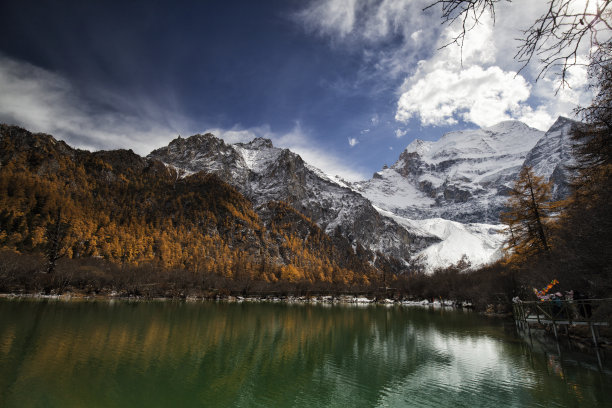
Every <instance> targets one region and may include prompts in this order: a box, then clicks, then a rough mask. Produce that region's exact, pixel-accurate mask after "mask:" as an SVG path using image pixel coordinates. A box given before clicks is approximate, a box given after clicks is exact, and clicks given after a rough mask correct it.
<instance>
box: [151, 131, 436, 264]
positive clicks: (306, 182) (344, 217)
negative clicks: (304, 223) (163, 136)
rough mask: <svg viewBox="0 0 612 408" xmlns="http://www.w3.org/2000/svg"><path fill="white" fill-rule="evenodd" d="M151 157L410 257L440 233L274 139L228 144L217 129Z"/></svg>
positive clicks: (396, 255) (366, 243)
mask: <svg viewBox="0 0 612 408" xmlns="http://www.w3.org/2000/svg"><path fill="white" fill-rule="evenodd" d="M149 157H150V158H154V159H158V160H160V161H162V162H164V163H166V164H167V165H171V166H174V167H176V168H179V169H182V170H184V171H185V172H187V173H191V172H198V171H205V172H208V173H213V174H216V175H217V176H219V177H220V178H221V179H222V180H224V181H225V182H227V183H229V184H231V185H232V186H234V187H235V188H236V189H237V190H238V191H240V192H241V193H242V194H244V195H245V196H246V197H247V198H249V199H250V200H251V201H252V202H253V204H254V206H255V208H256V209H257V208H258V207H260V206H263V205H264V204H266V203H268V202H270V201H284V202H287V203H288V204H290V205H291V206H292V207H293V208H295V209H296V210H298V211H300V212H301V213H303V214H304V215H306V216H307V217H309V218H310V219H312V220H313V221H314V222H316V223H317V224H318V225H319V226H320V227H321V228H323V229H324V230H325V232H327V233H328V234H329V235H331V236H334V235H340V236H342V237H345V238H346V239H348V241H349V242H350V243H351V244H352V245H353V247H354V248H355V247H356V246H357V245H358V244H360V245H361V246H363V247H364V248H367V249H369V250H372V251H374V252H376V251H380V252H382V253H383V254H385V255H387V256H392V257H394V258H397V259H401V260H404V261H408V260H409V259H410V258H411V256H412V255H413V254H415V253H416V252H418V251H420V250H423V249H424V248H426V247H427V246H428V245H430V244H431V243H433V242H437V241H438V238H436V237H435V236H432V235H426V236H419V235H416V234H414V233H412V232H410V231H408V230H407V229H406V228H404V227H402V226H400V225H399V224H397V223H396V222H395V221H394V220H393V219H392V218H389V217H385V216H383V215H381V214H380V213H379V212H378V211H376V209H374V207H373V206H372V204H371V203H370V202H369V201H368V200H367V199H366V198H364V197H363V196H361V195H360V194H358V193H356V192H355V191H353V190H351V189H350V188H347V187H345V186H341V185H339V184H337V183H335V182H333V181H332V180H331V179H329V178H327V177H326V176H324V175H323V174H322V172H320V171H319V170H317V169H315V168H313V167H312V166H309V165H308V164H306V163H305V162H304V161H303V160H302V158H301V157H300V156H299V155H297V154H295V153H293V152H291V151H289V150H287V149H280V148H276V147H274V146H273V145H272V142H271V141H270V140H268V139H262V138H257V139H255V140H253V141H251V142H250V143H237V144H233V145H230V144H226V143H225V142H223V140H221V139H218V138H216V137H215V136H213V135H212V134H205V135H195V136H191V137H189V138H186V139H185V138H177V139H175V140H173V141H172V142H170V144H169V145H168V146H167V147H163V148H161V149H157V150H155V151H153V152H152V153H151V154H150V155H149Z"/></svg>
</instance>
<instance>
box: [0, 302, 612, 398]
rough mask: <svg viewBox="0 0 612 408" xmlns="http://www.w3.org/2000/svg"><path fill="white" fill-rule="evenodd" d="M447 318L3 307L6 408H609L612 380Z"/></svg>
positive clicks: (480, 324)
mask: <svg viewBox="0 0 612 408" xmlns="http://www.w3.org/2000/svg"><path fill="white" fill-rule="evenodd" d="M577 361H579V360H570V361H569V362H567V361H566V360H562V359H560V358H559V357H558V356H555V355H553V354H545V353H537V352H533V351H531V349H530V348H529V347H527V346H526V344H525V343H523V342H521V341H520V340H519V339H517V338H516V337H515V335H514V334H513V333H512V332H511V331H510V330H508V329H507V328H506V329H504V325H503V322H501V321H497V320H491V319H486V318H482V317H480V316H478V315H476V314H472V313H462V312H457V311H449V310H441V309H431V310H430V309H421V308H408V307H398V306H394V307H383V306H368V307H354V306H346V305H344V306H343V305H340V306H338V305H336V306H321V305H318V306H317V305H286V304H252V303H249V304H247V303H244V304H228V303H197V304H193V303H174V302H135V303H131V302H106V301H98V302H85V301H80V302H78V301H75V302H62V301H26V300H0V406H2V407H157V406H159V407H190V406H204V407H227V406H232V407H234V406H235V407H251V406H254V407H328V406H332V407H352V408H354V407H379V406H380V407H602V406H612V374H611V373H610V371H607V370H606V369H604V370H603V371H600V370H598V369H597V365H596V364H594V363H593V361H590V360H589V359H588V358H585V360H584V361H581V362H577Z"/></svg>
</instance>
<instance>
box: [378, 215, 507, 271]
mask: <svg viewBox="0 0 612 408" xmlns="http://www.w3.org/2000/svg"><path fill="white" fill-rule="evenodd" d="M375 208H376V209H377V210H378V211H379V212H380V213H381V214H382V215H384V216H386V217H389V218H392V219H393V220H395V221H396V222H397V223H398V224H400V225H402V226H403V227H405V228H406V229H407V230H408V231H411V233H413V234H415V235H419V236H422V237H429V238H437V239H438V240H439V242H436V243H433V244H431V245H429V246H428V247H427V248H425V249H423V250H422V251H420V252H418V253H417V254H416V255H415V256H416V257H417V258H418V259H419V261H420V263H421V264H422V265H423V266H424V267H425V271H426V272H428V273H431V272H433V271H434V270H436V269H439V268H446V267H448V266H450V265H454V264H457V263H458V262H459V261H461V260H462V259H466V260H467V261H469V263H470V265H471V268H478V267H481V266H484V265H488V264H490V263H493V262H495V261H497V260H498V259H500V258H501V257H502V250H501V248H502V246H503V243H504V240H505V239H506V234H505V232H504V228H503V227H502V226H500V225H493V224H479V223H468V224H463V223H460V222H456V221H450V220H445V219H442V218H430V219H423V220H411V219H408V218H404V217H400V216H397V215H395V214H393V213H391V212H389V211H385V210H383V209H382V208H378V207H375Z"/></svg>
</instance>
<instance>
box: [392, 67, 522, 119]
mask: <svg viewBox="0 0 612 408" xmlns="http://www.w3.org/2000/svg"><path fill="white" fill-rule="evenodd" d="M529 91H530V86H529V84H527V82H526V81H525V79H524V78H523V77H522V76H520V75H518V76H517V75H515V73H514V72H504V71H502V70H501V69H500V68H499V67H490V68H487V69H483V68H481V67H480V66H472V67H470V68H468V69H465V70H460V71H451V70H448V69H443V68H440V69H436V70H433V71H431V72H428V73H427V74H426V75H425V76H423V77H422V78H420V79H419V80H418V81H416V82H415V83H412V84H411V86H410V88H409V89H408V91H406V92H404V93H403V94H402V95H401V97H400V99H399V101H398V107H397V113H396V115H395V118H396V120H398V121H400V122H407V121H408V120H409V119H410V118H412V117H414V116H418V117H419V118H420V121H421V123H422V124H424V125H435V126H438V125H453V124H456V123H457V117H460V118H461V119H463V120H464V121H466V122H473V123H475V124H477V125H479V126H490V125H493V124H495V123H498V122H500V121H502V120H507V119H510V118H512V117H513V116H516V114H518V113H520V111H521V109H522V108H523V107H524V106H525V104H524V102H525V101H526V100H527V98H529Z"/></svg>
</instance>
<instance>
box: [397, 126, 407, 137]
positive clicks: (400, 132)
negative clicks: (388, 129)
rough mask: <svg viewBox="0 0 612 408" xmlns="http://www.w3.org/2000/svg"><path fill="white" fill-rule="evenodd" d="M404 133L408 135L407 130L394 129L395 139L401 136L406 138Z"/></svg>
mask: <svg viewBox="0 0 612 408" xmlns="http://www.w3.org/2000/svg"><path fill="white" fill-rule="evenodd" d="M406 133H408V130H407V129H399V128H398V129H395V137H397V138H398V139H399V138H400V137H402V136H406Z"/></svg>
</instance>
